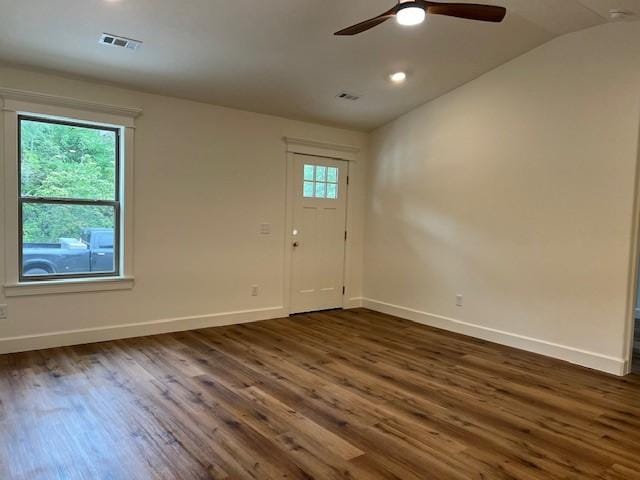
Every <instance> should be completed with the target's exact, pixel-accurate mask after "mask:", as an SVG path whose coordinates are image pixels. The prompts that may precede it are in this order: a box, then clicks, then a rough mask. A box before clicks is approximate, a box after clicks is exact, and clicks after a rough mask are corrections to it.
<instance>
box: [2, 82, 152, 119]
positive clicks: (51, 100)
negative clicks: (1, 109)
mask: <svg viewBox="0 0 640 480" xmlns="http://www.w3.org/2000/svg"><path fill="white" fill-rule="evenodd" d="M0 97H2V98H4V99H5V108H10V109H14V108H15V107H16V106H19V104H21V103H24V102H26V103H34V104H37V105H50V106H57V107H63V108H73V109H78V110H87V111H90V112H99V113H105V114H108V115H114V116H117V117H128V118H136V117H138V116H140V115H141V114H142V109H141V108H135V107H123V106H120V105H110V104H108V103H99V102H92V101H88V100H80V99H77V98H70V97H63V96H59V95H50V94H48V93H39V92H30V91H27V90H18V89H15V88H5V87H0ZM20 110H21V109H20V108H18V110H17V111H20Z"/></svg>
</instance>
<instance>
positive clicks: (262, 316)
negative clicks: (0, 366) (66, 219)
mask: <svg viewBox="0 0 640 480" xmlns="http://www.w3.org/2000/svg"><path fill="white" fill-rule="evenodd" d="M287 316H289V314H288V313H287V312H286V311H285V309H284V307H271V308H260V309H255V310H240V311H235V312H224V313H213V314H209V315H195V316H189V317H176V318H166V319H162V320H154V321H151V322H143V323H129V324H125V325H114V326H109V327H98V328H87V329H81V330H66V331H62V332H52V333H45V334H39V335H25V336H21V337H9V338H1V339H0V354H2V353H13V352H26V351H29V350H40V349H43V348H53V347H63V346H68V345H80V344H85V343H95V342H105V341H108V340H116V339H119V338H131V337H144V336H148V335H158V334H161V333H169V332H180V331H185V330H196V329H198V328H208V327H221V326H223V325H233V324H239V323H248V322H256V321H259V320H268V319H270V318H280V317H287Z"/></svg>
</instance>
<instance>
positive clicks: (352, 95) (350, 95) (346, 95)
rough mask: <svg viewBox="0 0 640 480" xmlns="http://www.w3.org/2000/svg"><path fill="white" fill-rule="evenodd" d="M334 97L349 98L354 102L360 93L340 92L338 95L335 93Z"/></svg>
mask: <svg viewBox="0 0 640 480" xmlns="http://www.w3.org/2000/svg"><path fill="white" fill-rule="evenodd" d="M336 98H340V99H342V100H351V101H352V102H355V101H356V100H359V99H360V95H357V94H355V93H349V92H340V93H339V94H338V95H336Z"/></svg>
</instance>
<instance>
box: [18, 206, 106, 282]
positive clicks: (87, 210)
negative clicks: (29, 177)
mask: <svg viewBox="0 0 640 480" xmlns="http://www.w3.org/2000/svg"><path fill="white" fill-rule="evenodd" d="M22 217H23V232H22V241H23V244H22V274H23V276H25V277H34V276H38V275H71V274H78V273H80V274H89V273H92V272H93V273H96V272H97V273H104V272H115V262H114V231H115V220H116V219H115V217H116V215H115V207H112V206H102V205H59V204H42V203H24V204H23V208H22Z"/></svg>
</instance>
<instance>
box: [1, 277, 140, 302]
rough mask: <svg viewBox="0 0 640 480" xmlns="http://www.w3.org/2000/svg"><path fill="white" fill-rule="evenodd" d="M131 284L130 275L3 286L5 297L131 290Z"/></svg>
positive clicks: (132, 281) (132, 283) (132, 282)
mask: <svg viewBox="0 0 640 480" xmlns="http://www.w3.org/2000/svg"><path fill="white" fill-rule="evenodd" d="M133 285H134V279H133V278H131V277H113V278H86V279H69V280H50V281H45V282H33V283H31V282H24V283H15V284H7V285H5V286H4V293H5V295H6V296H7V297H25V296H29V295H55V294H60V293H78V292H101V291H103V290H131V289H132V288H133Z"/></svg>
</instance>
